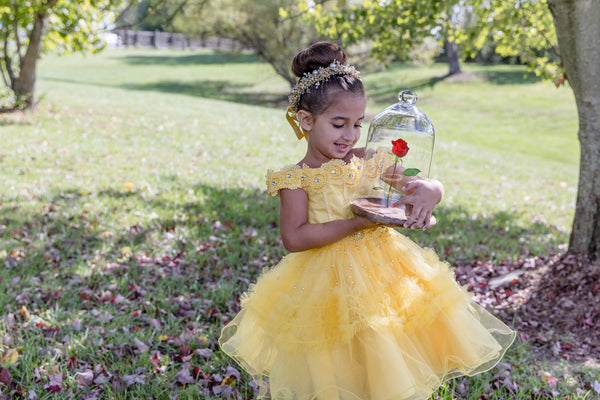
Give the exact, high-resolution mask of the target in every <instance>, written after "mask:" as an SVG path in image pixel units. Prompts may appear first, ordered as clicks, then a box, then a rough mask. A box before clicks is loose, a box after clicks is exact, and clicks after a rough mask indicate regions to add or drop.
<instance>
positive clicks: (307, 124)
mask: <svg viewBox="0 0 600 400" xmlns="http://www.w3.org/2000/svg"><path fill="white" fill-rule="evenodd" d="M296 117H297V118H298V122H299V123H300V126H301V127H302V128H303V129H304V130H305V131H306V132H310V131H311V130H312V128H313V124H314V119H313V116H312V114H311V113H309V112H308V111H306V110H298V112H297V113H296Z"/></svg>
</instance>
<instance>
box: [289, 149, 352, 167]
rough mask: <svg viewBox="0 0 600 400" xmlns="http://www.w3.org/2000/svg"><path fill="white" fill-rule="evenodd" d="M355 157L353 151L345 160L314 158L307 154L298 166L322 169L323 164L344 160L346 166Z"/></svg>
mask: <svg viewBox="0 0 600 400" xmlns="http://www.w3.org/2000/svg"><path fill="white" fill-rule="evenodd" d="M353 155H354V152H353V151H350V152H348V154H347V155H346V156H345V157H344V158H322V159H321V158H316V157H312V156H311V155H309V154H306V155H305V156H304V158H303V159H302V160H300V162H298V164H297V165H298V166H300V167H302V166H303V165H306V166H308V167H309V168H320V167H321V166H322V165H323V164H327V163H328V162H330V161H332V160H342V161H343V162H345V163H346V164H348V163H349V162H350V160H351V159H352V156H353Z"/></svg>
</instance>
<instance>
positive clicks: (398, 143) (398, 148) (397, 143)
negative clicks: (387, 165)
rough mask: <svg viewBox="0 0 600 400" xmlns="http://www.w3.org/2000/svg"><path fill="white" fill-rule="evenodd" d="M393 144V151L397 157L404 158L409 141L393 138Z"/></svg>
mask: <svg viewBox="0 0 600 400" xmlns="http://www.w3.org/2000/svg"><path fill="white" fill-rule="evenodd" d="M392 146H393V147H392V153H394V155H395V156H396V157H399V158H402V157H404V156H405V155H406V153H408V150H409V148H408V143H406V141H405V140H402V139H397V140H392Z"/></svg>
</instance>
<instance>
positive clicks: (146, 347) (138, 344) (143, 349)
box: [133, 338, 148, 353]
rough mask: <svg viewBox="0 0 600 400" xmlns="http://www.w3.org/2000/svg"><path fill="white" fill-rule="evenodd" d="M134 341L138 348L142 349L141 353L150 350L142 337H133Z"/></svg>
mask: <svg viewBox="0 0 600 400" xmlns="http://www.w3.org/2000/svg"><path fill="white" fill-rule="evenodd" d="M133 341H134V342H135V345H136V347H137V348H138V350H139V351H140V353H144V352H146V351H148V346H147V345H146V344H145V343H144V342H142V341H141V340H140V339H138V338H133Z"/></svg>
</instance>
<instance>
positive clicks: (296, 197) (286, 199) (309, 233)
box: [279, 189, 377, 252]
mask: <svg viewBox="0 0 600 400" xmlns="http://www.w3.org/2000/svg"><path fill="white" fill-rule="evenodd" d="M279 198H280V202H281V208H280V211H279V230H280V232H281V239H282V241H283V245H284V246H285V248H286V249H287V250H288V251H291V252H296V251H304V250H309V249H314V248H316V247H321V246H325V245H327V244H331V243H333V242H336V241H338V240H339V239H341V238H343V237H344V236H347V235H349V234H351V233H354V232H356V231H358V230H360V229H363V228H366V227H369V226H374V225H377V224H376V223H375V222H372V221H369V220H368V219H366V218H362V217H354V218H350V219H340V220H336V221H330V222H325V223H320V224H309V223H308V196H307V195H306V192H305V191H304V190H302V189H281V190H280V191H279Z"/></svg>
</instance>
